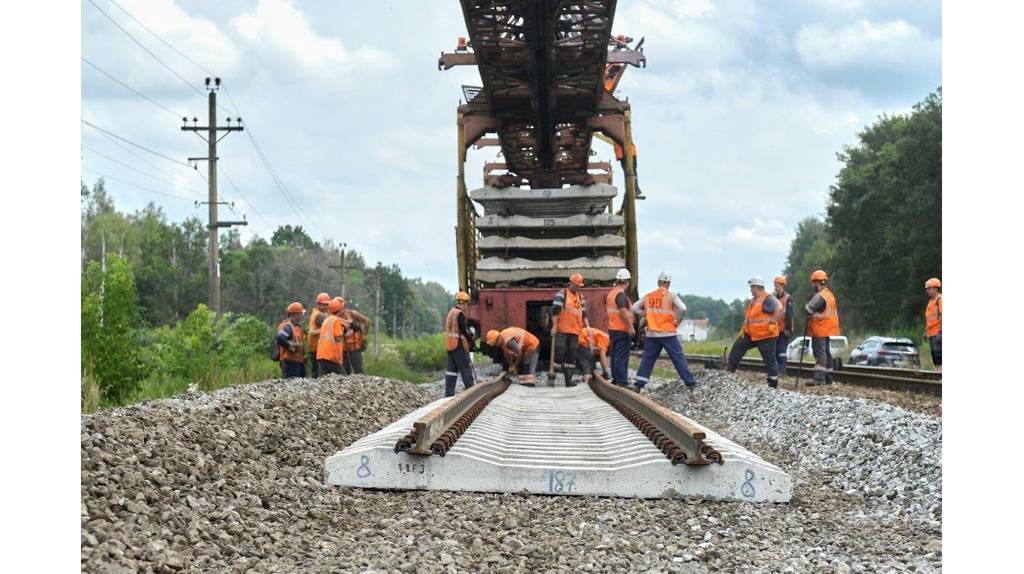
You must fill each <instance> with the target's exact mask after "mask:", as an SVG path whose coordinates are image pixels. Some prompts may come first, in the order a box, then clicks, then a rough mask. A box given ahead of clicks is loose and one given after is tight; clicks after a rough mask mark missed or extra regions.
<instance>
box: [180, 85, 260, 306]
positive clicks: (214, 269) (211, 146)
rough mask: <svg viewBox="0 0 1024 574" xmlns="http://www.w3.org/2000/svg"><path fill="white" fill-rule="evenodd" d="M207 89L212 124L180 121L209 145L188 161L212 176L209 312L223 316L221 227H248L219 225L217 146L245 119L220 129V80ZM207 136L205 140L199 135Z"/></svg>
mask: <svg viewBox="0 0 1024 574" xmlns="http://www.w3.org/2000/svg"><path fill="white" fill-rule="evenodd" d="M206 89H207V91H209V92H210V98H209V100H210V102H209V122H208V125H206V126H200V125H197V123H198V121H199V120H197V119H196V118H192V125H191V126H190V125H188V118H181V120H182V124H183V125H182V126H181V131H183V132H196V135H198V136H199V137H200V138H202V139H204V140H206V143H207V155H206V157H190V158H188V159H189V161H193V162H197V163H198V162H199V161H202V160H206V162H207V167H208V168H209V169H208V173H209V175H208V176H207V182H208V183H209V185H210V194H209V200H208V201H205V202H202V203H206V204H207V205H208V206H209V223H208V224H207V228H208V229H209V230H210V241H209V243H210V245H209V257H210V309H211V310H212V311H213V312H214V313H217V314H218V315H219V314H220V265H219V263H220V228H221V227H232V226H234V225H247V223H246V222H245V221H218V220H217V206H218V205H220V204H219V203H218V202H217V142H219V141H220V140H221V139H223V138H224V137H225V136H227V135H228V133H231V132H240V131H242V129H243V128H242V118H238V125H234V126H233V125H231V118H228V125H226V126H218V125H217V90H219V89H220V78H214V79H213V85H212V86H211V85H210V78H206ZM204 131H205V132H206V137H205V138H204V137H203V136H202V134H201V133H200V132H204ZM217 132H225V133H224V135H223V136H218V134H217Z"/></svg>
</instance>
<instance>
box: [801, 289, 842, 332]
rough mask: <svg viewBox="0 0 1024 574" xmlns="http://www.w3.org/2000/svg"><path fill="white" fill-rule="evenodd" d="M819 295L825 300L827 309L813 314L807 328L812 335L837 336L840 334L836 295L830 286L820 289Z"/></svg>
mask: <svg viewBox="0 0 1024 574" xmlns="http://www.w3.org/2000/svg"><path fill="white" fill-rule="evenodd" d="M818 295H821V298H822V299H824V300H825V310H824V311H822V312H821V313H814V314H813V315H811V317H810V320H809V321H808V322H807V330H808V331H810V332H811V336H812V337H835V336H836V335H838V334H839V306H838V305H836V297H835V295H833V294H832V291H830V290H829V288H828V287H825V288H824V289H822V290H821V291H818Z"/></svg>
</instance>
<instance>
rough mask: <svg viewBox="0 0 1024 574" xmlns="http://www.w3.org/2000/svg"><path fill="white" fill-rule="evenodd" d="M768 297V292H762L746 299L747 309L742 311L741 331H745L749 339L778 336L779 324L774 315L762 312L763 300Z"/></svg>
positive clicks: (755, 339)
mask: <svg viewBox="0 0 1024 574" xmlns="http://www.w3.org/2000/svg"><path fill="white" fill-rule="evenodd" d="M766 299H768V292H767V291H766V292H764V293H762V294H761V296H760V297H758V298H756V299H754V298H751V299H750V301H747V310H746V312H745V313H744V317H745V318H744V320H743V332H744V333H746V334H747V335H748V336H749V337H750V340H751V341H763V340H765V339H772V338H775V337H778V336H779V324H778V323H776V322H775V317H774V316H772V314H770V313H765V312H764V302H765V300H766Z"/></svg>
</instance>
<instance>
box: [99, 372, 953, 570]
mask: <svg viewBox="0 0 1024 574" xmlns="http://www.w3.org/2000/svg"><path fill="white" fill-rule="evenodd" d="M697 376H698V378H699V379H700V380H701V381H702V382H704V383H705V386H704V387H703V388H702V389H698V390H697V391H694V392H689V391H687V390H685V389H682V388H680V387H679V386H678V385H676V384H672V383H666V382H664V381H657V380H656V381H653V382H652V384H651V385H650V386H649V387H648V388H649V389H650V390H649V392H650V393H651V396H652V398H655V399H656V400H658V401H659V402H662V403H663V404H665V405H667V406H669V407H671V408H673V409H676V410H679V411H680V412H684V413H685V414H687V415H688V416H691V417H693V418H694V419H696V420H698V421H699V422H701V423H702V424H705V425H707V426H709V427H711V428H713V429H715V430H716V431H718V432H720V433H721V434H723V435H724V436H726V437H728V438H730V439H732V440H735V441H736V442H738V443H740V444H741V445H743V446H745V447H747V448H749V449H750V450H752V451H754V452H756V453H757V454H759V455H761V456H763V457H764V458H765V459H767V460H768V461H770V462H772V463H774V464H777V465H779V466H781V467H782V468H783V469H784V470H786V471H787V472H790V473H791V474H792V475H793V476H794V478H795V479H796V487H795V489H794V500H793V501H792V502H791V503H789V504H771V505H753V504H748V503H735V502H710V501H699V500H636V499H610V498H604V499H597V498H585V497H552V496H526V495H511V494H504V495H499V494H477V493H449V492H415V491H409V492H398V491H370V490H359V489H341V488H333V487H326V486H325V485H324V484H323V464H324V460H325V458H326V457H327V456H329V455H331V454H334V453H335V452H336V451H338V450H340V449H341V448H343V447H344V446H346V445H348V444H350V443H351V442H353V441H355V440H356V439H358V438H361V437H362V436H364V435H366V434H369V433H371V432H373V431H376V430H377V429H379V428H381V427H382V426H384V425H386V424H388V423H391V422H392V421H394V420H395V419H397V418H399V417H400V416H402V415H404V414H406V413H408V412H409V411H411V410H413V409H414V408H416V407H418V406H421V405H423V404H426V403H427V402H429V401H430V400H432V399H433V398H435V397H436V393H437V388H436V386H434V385H425V386H423V387H416V386H413V385H409V384H406V383H401V382H393V381H387V380H383V379H379V378H374V377H362V376H350V377H332V378H329V379H320V380H317V381H309V380H291V381H268V382H265V383H259V384H253V385H246V386H240V387H233V388H230V389H225V390H222V391H218V392H215V393H211V394H203V393H194V394H188V395H184V396H181V397H178V398H175V399H168V400H163V401H154V402H149V403H144V404H142V405H138V406H133V407H128V408H121V409H116V410H113V411H107V412H102V413H98V414H95V415H85V416H83V417H82V425H81V456H82V460H81V471H82V485H81V486H82V531H81V532H82V543H81V555H82V569H83V571H90V572H111V571H113V572H119V571H123V572H144V571H154V572H174V571H256V572H270V571H288V572H292V571H377V572H383V571H402V572H442V571H449V572H455V571H483V570H486V571H499V572H501V571H504V572H513V571H563V572H575V571H581V570H582V571H601V570H610V571H624V570H631V571H643V570H646V571H670V572H707V571H721V572H735V571H740V572H785V571H790V572H818V571H821V572H869V571H870V572H874V571H911V570H917V571H937V570H939V569H941V534H940V527H941V488H940V485H941V482H940V477H941V474H940V468H939V466H938V465H939V462H940V460H941V458H940V457H941V444H942V443H941V437H940V433H941V421H940V419H938V418H936V417H930V416H927V415H924V414H918V413H911V412H908V411H904V410H903V409H900V408H898V407H894V406H892V405H888V404H884V403H878V402H875V401H870V400H865V399H849V398H844V397H823V396H811V395H801V394H797V393H792V392H789V391H774V392H767V389H764V390H762V389H760V388H758V387H755V386H752V385H750V384H747V383H743V382H740V381H739V380H738V379H736V377H734V376H733V375H729V374H727V373H721V372H712V371H700V372H698V374H697ZM460 388H461V387H460ZM645 392H647V391H645ZM893 492H895V495H893Z"/></svg>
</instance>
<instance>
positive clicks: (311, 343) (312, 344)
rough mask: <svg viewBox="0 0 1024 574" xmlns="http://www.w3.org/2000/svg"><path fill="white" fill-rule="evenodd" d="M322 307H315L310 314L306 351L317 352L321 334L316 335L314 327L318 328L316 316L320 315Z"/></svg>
mask: <svg viewBox="0 0 1024 574" xmlns="http://www.w3.org/2000/svg"><path fill="white" fill-rule="evenodd" d="M320 313H322V311H320V309H317V308H316V307H313V311H312V312H310V314H309V330H308V331H306V352H307V353H315V352H316V343H317V341H318V340H319V339H320V335H314V334H313V329H316V318H317V317H319V316H320Z"/></svg>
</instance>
